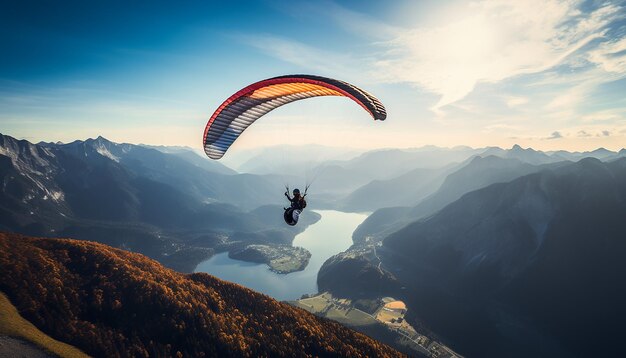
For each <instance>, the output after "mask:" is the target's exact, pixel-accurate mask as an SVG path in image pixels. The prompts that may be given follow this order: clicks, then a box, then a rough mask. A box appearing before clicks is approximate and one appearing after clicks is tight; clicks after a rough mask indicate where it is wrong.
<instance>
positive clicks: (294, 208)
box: [284, 189, 306, 226]
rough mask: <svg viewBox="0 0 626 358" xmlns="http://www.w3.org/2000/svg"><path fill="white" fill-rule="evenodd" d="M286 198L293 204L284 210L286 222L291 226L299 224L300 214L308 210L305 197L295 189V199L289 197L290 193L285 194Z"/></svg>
mask: <svg viewBox="0 0 626 358" xmlns="http://www.w3.org/2000/svg"><path fill="white" fill-rule="evenodd" d="M285 196H286V197H287V200H289V201H290V202H291V207H289V208H284V209H285V215H284V218H285V222H286V223H287V224H289V225H291V226H293V225H295V224H297V223H298V219H299V218H300V214H301V213H302V210H303V209H304V208H306V200H304V197H305V196H306V194H304V195H300V190H299V189H293V198H292V197H290V196H289V191H286V192H285Z"/></svg>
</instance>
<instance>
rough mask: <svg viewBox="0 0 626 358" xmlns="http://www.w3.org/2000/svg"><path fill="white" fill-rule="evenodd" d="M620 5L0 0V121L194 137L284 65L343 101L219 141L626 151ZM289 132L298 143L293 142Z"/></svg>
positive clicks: (71, 135)
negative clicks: (357, 94)
mask: <svg viewBox="0 0 626 358" xmlns="http://www.w3.org/2000/svg"><path fill="white" fill-rule="evenodd" d="M625 6H626V4H625V3H624V2H618V1H614V2H606V1H598V2H595V1H574V0H568V1H560V0H545V1H544V0H542V1H538V0H537V1H534V0H529V1H500V0H494V1H473V2H467V1H447V2H446V1H420V2H417V1H389V2H382V1H381V2H373V1H371V2H368V1H347V2H343V1H342V2H331V1H327V2H326V1H313V2H299V1H285V2H280V1H259V2H230V3H229V2H208V1H197V2H194V1H186V2H183V4H182V5H181V4H178V6H173V5H172V3H171V2H157V1H131V2H115V1H106V2H105V1H101V2H100V1H89V2H85V1H63V2H54V1H37V2H30V1H20V2H17V1H15V2H3V3H2V5H0V45H1V46H2V49H3V51H2V53H3V56H0V132H2V133H4V134H9V135H13V136H15V137H18V138H25V139H28V140H31V141H35V142H37V141H40V140H45V141H58V140H60V141H71V140H74V139H85V138H88V137H96V136H98V135H104V136H105V137H107V138H109V139H111V140H115V141H120V142H122V141H123V142H131V143H148V144H164V145H187V146H193V147H196V148H199V147H200V146H201V137H202V131H203V129H204V125H205V123H206V120H207V119H208V117H209V116H210V115H211V113H212V112H213V110H214V109H215V108H216V107H217V106H218V105H219V104H220V103H221V102H222V101H223V100H224V99H226V98H227V97H228V96H230V95H231V94H232V93H233V92H235V91H237V90H239V89H240V88H242V87H244V86H245V85H247V84H249V83H251V82H255V81H257V80H261V79H264V78H268V77H273V76H277V75H282V74H292V73H307V74H318V75H324V76H329V77H333V78H338V79H343V80H346V81H348V82H351V83H353V84H356V85H358V86H360V87H363V88H365V89H367V90H368V91H369V92H371V93H373V94H374V95H376V96H377V97H379V98H380V99H381V100H382V101H383V103H385V105H386V107H387V110H388V113H389V117H388V120H387V121H385V122H383V123H374V122H372V121H371V119H370V117H369V116H368V115H367V114H366V113H365V112H363V110H362V109H361V108H360V107H359V106H356V105H354V104H353V103H351V102H350V101H349V100H347V99H345V98H316V99H311V100H306V101H301V102H297V103H293V104H291V105H289V106H285V107H283V108H280V109H278V110H276V111H274V112H271V113H270V114H268V115H267V116H266V117H264V118H262V119H261V120H259V121H258V123H256V124H255V126H254V127H251V128H250V129H249V130H248V131H246V132H245V133H244V134H243V135H242V137H241V138H240V140H239V141H237V142H236V144H235V145H234V146H233V148H232V150H235V151H236V150H239V149H245V148H252V147H257V146H266V145H272V144H281V143H292V142H290V141H291V139H290V135H291V134H295V133H303V134H304V135H302V136H300V137H301V139H300V141H299V143H298V144H302V143H319V144H326V145H338V146H346V147H358V148H379V147H418V146H423V145H427V144H435V145H440V146H455V145H471V146H475V147H477V146H488V145H498V146H503V147H510V146H511V145H513V144H515V143H519V144H521V145H523V146H531V147H534V148H538V149H545V150H551V149H561V148H562V149H569V150H588V149H592V148H597V147H601V146H602V147H606V148H609V149H619V148H622V147H624V146H626V145H625V143H626V79H625V78H624V77H625V74H626V36H625V35H626V18H625V14H626V9H625ZM292 144H293V143H292Z"/></svg>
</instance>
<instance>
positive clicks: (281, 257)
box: [228, 244, 311, 274]
mask: <svg viewBox="0 0 626 358" xmlns="http://www.w3.org/2000/svg"><path fill="white" fill-rule="evenodd" d="M228 257H230V258H231V259H235V260H242V261H248V262H258V263H264V264H267V265H268V266H269V267H270V269H271V270H272V271H274V272H276V273H282V274H287V273H291V272H295V271H302V270H304V268H305V267H306V266H307V265H308V264H309V259H310V258H311V253H310V252H309V251H308V250H307V249H305V248H302V247H293V246H287V245H272V246H269V245H260V244H255V245H248V246H246V247H244V248H243V249H240V250H236V251H231V252H229V253H228Z"/></svg>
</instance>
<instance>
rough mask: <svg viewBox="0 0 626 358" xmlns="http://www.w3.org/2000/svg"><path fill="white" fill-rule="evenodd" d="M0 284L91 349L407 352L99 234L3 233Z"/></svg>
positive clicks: (96, 352)
mask: <svg viewBox="0 0 626 358" xmlns="http://www.w3.org/2000/svg"><path fill="white" fill-rule="evenodd" d="M0 291H3V292H5V293H6V294H7V295H8V296H9V298H10V299H11V301H12V302H13V303H14V304H15V306H16V307H17V308H18V310H19V311H20V313H21V315H22V316H23V317H25V318H26V319H28V320H30V321H31V322H33V323H34V324H35V325H36V326H37V327H38V328H40V329H41V330H42V331H44V332H46V333H47V334H49V335H50V336H52V337H54V338H56V339H59V340H61V341H63V342H66V343H69V344H71V345H74V346H76V347H78V348H80V349H81V350H83V351H84V352H86V353H88V354H90V355H93V356H108V357H110V356H170V355H172V356H176V355H179V356H180V355H182V356H220V357H223V356H254V357H256V356H312V355H318V356H398V355H399V353H397V352H396V351H394V350H392V349H391V348H389V347H387V346H385V345H383V344H381V343H379V342H377V341H375V340H372V339H370V338H368V337H367V336H364V335H362V334H359V333H356V332H354V331H352V330H350V329H348V328H345V327H343V326H341V325H339V324H337V323H334V322H331V321H327V320H323V319H320V318H317V317H315V316H313V315H311V314H309V313H307V312H305V311H302V310H300V309H297V308H295V307H291V306H289V305H287V304H283V303H280V302H277V301H275V300H273V299H272V298H270V297H268V296H265V295H262V294H259V293H256V292H254V291H251V290H249V289H246V288H244V287H241V286H238V285H235V284H232V283H228V282H225V281H222V280H219V279H217V278H215V277H212V276H210V275H207V274H202V273H196V274H191V275H185V274H180V273H177V272H175V271H172V270H169V269H167V268H164V267H163V266H161V265H160V264H159V263H157V262H156V261H153V260H151V259H149V258H147V257H145V256H143V255H139V254H134V253H130V252H126V251H123V250H118V249H113V248H111V247H109V246H106V245H102V244H97V243H93V242H86V241H77V240H67V239H39V238H29V237H24V236H20V235H13V234H6V233H0Z"/></svg>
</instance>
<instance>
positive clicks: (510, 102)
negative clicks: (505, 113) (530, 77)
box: [505, 96, 528, 108]
mask: <svg viewBox="0 0 626 358" xmlns="http://www.w3.org/2000/svg"><path fill="white" fill-rule="evenodd" d="M505 100H506V105H507V106H509V107H511V108H513V107H517V106H521V105H524V104H526V103H528V98H526V97H517V96H509V97H507V98H505Z"/></svg>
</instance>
